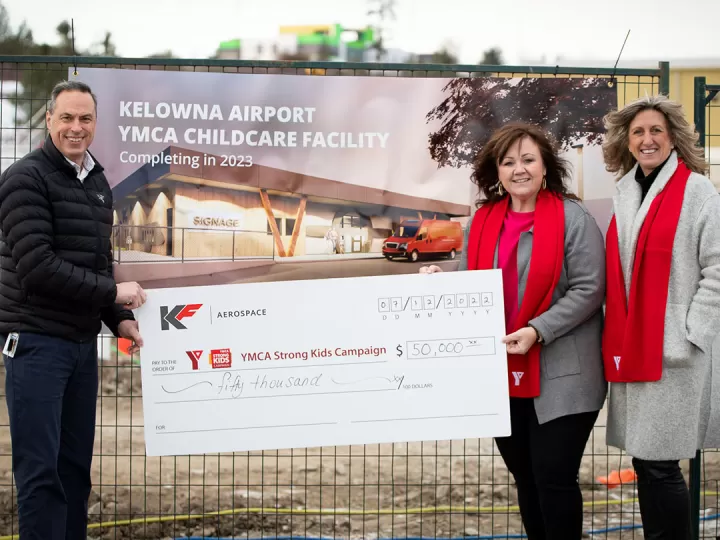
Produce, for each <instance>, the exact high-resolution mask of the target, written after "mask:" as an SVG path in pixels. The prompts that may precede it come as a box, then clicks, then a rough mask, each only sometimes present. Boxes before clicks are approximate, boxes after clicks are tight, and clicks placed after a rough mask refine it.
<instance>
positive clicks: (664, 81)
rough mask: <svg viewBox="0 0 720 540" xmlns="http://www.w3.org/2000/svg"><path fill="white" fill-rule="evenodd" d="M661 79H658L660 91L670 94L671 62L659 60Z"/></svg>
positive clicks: (666, 94)
mask: <svg viewBox="0 0 720 540" xmlns="http://www.w3.org/2000/svg"><path fill="white" fill-rule="evenodd" d="M658 67H659V68H660V80H659V81H658V91H659V93H660V94H663V95H665V96H669V95H670V62H659V64H658Z"/></svg>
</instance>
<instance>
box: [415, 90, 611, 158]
mask: <svg viewBox="0 0 720 540" xmlns="http://www.w3.org/2000/svg"><path fill="white" fill-rule="evenodd" d="M443 91H444V92H448V93H449V96H448V97H447V98H445V99H444V100H443V101H442V103H440V105H438V106H437V107H434V108H433V109H432V110H431V111H430V112H429V113H428V114H427V115H426V120H427V121H428V122H430V121H437V120H439V121H441V122H442V125H441V127H440V128H439V129H438V130H437V131H435V132H434V133H431V134H430V136H429V151H430V155H431V156H432V158H433V159H434V160H435V161H437V163H438V167H445V166H450V167H462V166H465V165H469V164H470V163H471V162H472V159H473V158H474V156H475V155H476V154H477V153H478V152H479V151H480V150H481V149H482V147H483V146H484V145H485V143H486V142H487V141H488V139H489V138H490V135H491V134H492V132H493V131H494V130H495V129H497V128H499V127H500V126H502V125H504V124H506V123H508V122H512V121H524V122H529V123H533V124H536V125H539V126H542V127H543V128H545V129H546V130H547V131H548V132H549V133H550V134H552V136H553V137H554V138H555V140H556V142H557V143H558V144H559V145H560V147H561V148H562V149H567V148H568V147H569V146H570V145H572V144H573V143H574V142H575V141H577V140H579V139H582V138H585V139H586V141H585V143H586V144H589V145H592V144H599V143H600V142H601V141H602V133H603V132H604V127H603V123H602V117H603V116H604V115H605V114H606V113H608V112H609V111H610V110H612V108H614V107H616V106H617V95H616V90H615V87H609V86H608V84H607V80H605V79H577V78H575V79H564V78H563V79H558V78H552V79H550V78H547V79H542V78H522V79H499V78H485V77H482V78H457V79H453V80H452V81H450V82H449V83H448V84H447V85H445V87H444V88H443Z"/></svg>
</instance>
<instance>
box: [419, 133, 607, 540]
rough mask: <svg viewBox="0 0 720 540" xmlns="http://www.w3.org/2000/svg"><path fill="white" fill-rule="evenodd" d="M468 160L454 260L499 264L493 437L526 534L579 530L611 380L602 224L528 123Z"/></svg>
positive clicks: (576, 533) (571, 537)
mask: <svg viewBox="0 0 720 540" xmlns="http://www.w3.org/2000/svg"><path fill="white" fill-rule="evenodd" d="M473 168H474V172H473V175H472V179H473V182H474V183H475V184H477V186H478V188H479V191H480V194H481V197H482V198H481V199H480V200H479V201H478V206H479V208H478V210H477V212H476V213H475V215H474V216H473V218H472V221H471V223H470V226H469V227H468V228H467V230H466V235H465V248H464V249H463V255H462V258H461V260H460V266H459V269H460V270H482V269H489V268H501V269H502V274H503V296H504V300H505V323H506V328H507V332H508V335H507V336H506V337H505V338H504V341H505V343H506V347H507V355H508V385H509V389H510V421H511V429H512V435H511V436H509V437H502V438H497V439H496V443H497V446H498V449H499V450H500V454H501V455H502V457H503V459H504V461H505V464H506V465H507V467H508V469H509V471H510V472H511V473H512V475H513V477H514V478H515V484H516V486H517V492H518V501H519V505H520V513H521V515H522V520H523V524H524V525H525V529H526V531H527V535H528V538H529V539H530V540H545V539H548V540H579V539H580V538H581V537H582V525H583V509H582V495H581V491H580V486H579V484H578V473H579V469H580V461H581V459H582V456H583V452H584V450H585V446H586V444H587V440H588V437H589V436H590V433H591V431H592V429H593V426H594V424H595V420H596V419H597V417H598V413H599V410H600V409H601V408H602V406H603V403H604V401H605V396H606V390H607V384H606V382H605V379H604V375H603V366H602V355H601V334H602V317H603V315H602V304H603V299H604V294H605V272H604V269H605V259H604V246H603V238H602V233H601V232H600V229H599V228H598V226H597V223H596V222H595V220H594V219H593V217H592V216H591V215H590V214H589V213H588V211H587V210H586V209H585V208H584V207H583V206H582V205H581V204H580V203H579V202H578V200H577V197H575V196H574V195H572V194H571V193H570V192H569V191H568V188H567V187H566V185H565V182H566V181H567V180H568V178H569V174H568V166H567V163H566V162H564V161H563V160H562V159H561V158H560V157H559V156H558V154H557V153H556V152H555V150H554V149H553V146H552V145H551V143H550V141H549V140H548V138H547V136H546V135H545V134H544V133H543V132H542V131H541V130H540V129H538V128H536V127H535V126H531V125H525V124H512V125H507V126H505V127H503V128H501V129H500V130H498V131H497V132H496V133H495V134H494V135H493V137H492V138H491V139H490V141H489V142H488V143H487V144H486V145H485V147H484V148H483V149H482V151H481V152H480V154H479V155H478V156H477V158H476V160H475V163H474V167H473ZM438 270H440V269H439V268H438V267H437V266H430V267H427V268H424V269H421V272H424V273H432V272H434V271H438ZM587 480H588V481H589V482H591V481H592V478H588V479H587Z"/></svg>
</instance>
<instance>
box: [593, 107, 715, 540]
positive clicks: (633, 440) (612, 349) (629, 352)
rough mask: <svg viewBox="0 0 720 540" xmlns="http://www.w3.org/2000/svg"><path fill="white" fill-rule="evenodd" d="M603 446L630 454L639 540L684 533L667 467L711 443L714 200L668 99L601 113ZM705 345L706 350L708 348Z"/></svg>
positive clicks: (682, 493)
mask: <svg viewBox="0 0 720 540" xmlns="http://www.w3.org/2000/svg"><path fill="white" fill-rule="evenodd" d="M606 126H607V137H606V141H605V144H604V148H603V151H604V154H605V163H606V166H607V169H608V170H609V171H610V172H616V173H619V174H620V175H621V178H620V180H619V181H618V182H617V186H616V193H615V196H614V197H613V212H614V215H613V217H612V220H611V221H610V227H609V228H608V232H607V268H606V274H607V306H606V313H605V330H604V335H603V359H604V362H605V373H606V376H607V380H608V381H609V382H610V383H611V385H610V399H609V407H608V428H607V441H608V444H610V445H612V446H616V447H618V448H621V449H623V450H625V451H626V452H627V453H628V455H630V456H632V458H633V459H632V463H633V466H634V467H635V471H636V472H637V476H638V498H639V500H640V514H641V516H642V521H643V527H644V530H645V538H653V539H665V538H668V539H670V538H672V539H673V540H685V539H689V538H691V522H690V512H689V510H690V497H689V493H688V488H687V486H686V484H685V481H684V479H683V475H682V472H681V470H680V465H679V460H680V459H686V458H692V457H694V456H695V453H696V451H697V450H698V449H701V448H717V447H718V446H720V342H719V341H717V340H716V337H717V336H718V333H719V332H720V195H718V192H717V189H716V188H715V187H714V186H713V185H712V183H711V182H710V181H709V180H708V179H707V178H706V177H705V176H703V175H704V173H705V172H706V171H707V163H706V162H705V158H704V150H703V149H702V148H700V147H698V146H697V139H698V136H697V133H695V130H694V129H693V128H692V126H690V124H689V123H688V122H687V120H686V119H685V115H684V113H683V111H682V107H681V105H680V104H678V103H675V102H672V101H670V100H669V99H667V98H666V97H664V96H654V97H646V98H642V99H639V100H637V101H635V102H633V103H630V104H628V105H627V106H625V107H624V108H623V109H622V110H620V111H615V112H613V113H611V114H609V115H608V116H607V118H606ZM713 341H714V342H715V344H714V345H713Z"/></svg>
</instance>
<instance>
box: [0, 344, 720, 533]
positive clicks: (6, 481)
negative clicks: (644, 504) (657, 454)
mask: <svg viewBox="0 0 720 540" xmlns="http://www.w3.org/2000/svg"><path fill="white" fill-rule="evenodd" d="M103 356H105V357H106V358H105V361H103V363H102V364H101V378H102V393H101V398H100V400H99V402H98V429H97V437H96V447H95V459H94V464H93V482H94V490H93V494H92V497H91V500H90V520H91V522H92V524H91V528H90V530H89V532H88V535H89V538H93V539H100V538H102V539H117V540H119V539H129V538H133V539H137V540H146V539H148V540H149V539H174V538H181V537H191V536H192V537H202V536H206V537H214V538H218V537H221V538H231V537H234V536H235V537H238V538H239V537H243V538H254V537H260V536H262V537H265V538H267V537H273V536H284V537H288V536H312V537H315V538H318V537H333V538H368V539H376V538H393V537H397V538H400V537H402V538H406V537H409V536H412V537H420V536H424V537H463V536H465V537H473V536H475V537H477V536H483V537H486V536H485V535H492V534H496V535H502V537H506V535H512V534H518V533H521V532H523V531H522V530H521V526H520V519H519V514H518V511H517V508H515V507H514V505H516V503H517V500H516V498H515V493H514V487H513V486H512V484H511V482H510V481H509V480H508V473H507V470H506V469H505V467H504V465H503V462H502V459H501V458H500V457H499V455H498V453H497V450H496V449H495V448H494V445H493V442H492V440H485V439H483V440H480V441H478V440H460V441H452V442H450V441H447V442H445V441H444V442H437V443H434V442H433V443H411V444H394V445H393V444H387V445H368V446H353V447H337V448H322V449H320V448H316V449H308V450H304V449H301V450H287V451H280V452H275V451H265V452H252V453H236V454H234V455H232V454H222V455H206V456H192V457H188V456H185V457H166V458H147V457H146V456H145V447H144V439H143V415H142V398H141V396H142V392H141V384H140V380H141V377H140V369H139V367H138V366H135V365H133V364H132V362H131V361H130V359H129V358H127V357H124V356H123V355H122V354H121V355H120V357H119V359H118V357H116V356H115V353H114V351H112V350H110V349H106V350H105V351H104V353H103ZM4 379H5V373H4V370H3V369H2V368H1V367H0V393H1V394H3V396H4ZM2 402H3V404H2V406H0V540H5V538H6V536H5V535H12V534H17V518H16V510H17V509H16V505H15V503H14V492H13V489H12V474H11V448H10V436H9V429H8V427H7V425H8V421H7V409H6V406H5V400H4V397H3V398H2ZM604 423H605V415H604V412H603V414H601V416H600V418H599V419H598V423H597V426H596V428H595V430H594V432H593V434H592V437H591V440H590V441H589V443H588V446H587V450H586V455H585V458H584V459H583V463H582V467H581V471H580V482H581V484H582V486H583V493H584V500H585V503H586V505H588V506H586V513H585V530H586V531H590V530H598V529H611V530H612V531H613V532H610V533H598V534H596V535H592V537H593V538H613V539H614V538H622V539H627V538H642V533H641V531H640V529H630V528H628V529H624V530H623V529H621V530H618V529H619V528H621V527H623V526H631V525H633V524H639V523H640V516H639V510H638V507H637V504H636V503H634V502H633V501H632V499H633V498H634V497H635V496H636V492H635V486H634V485H633V484H628V485H625V486H623V487H621V488H614V489H608V488H607V487H606V486H604V485H602V484H600V483H599V482H597V481H596V479H597V477H599V476H607V475H608V473H609V471H611V470H614V469H615V470H617V469H621V468H626V467H629V466H630V462H629V460H628V458H627V457H626V456H621V455H620V454H619V452H618V451H617V450H615V449H612V448H608V447H607V446H606V445H605V438H604V433H605V430H604V427H603V426H604ZM703 472H704V477H705V479H706V480H713V482H708V484H707V485H706V489H707V490H713V491H715V492H717V491H718V480H720V452H710V453H708V454H707V457H706V459H705V463H704V471H703ZM621 497H622V499H623V500H625V501H629V502H626V503H624V504H621V503H620V500H621ZM701 504H702V506H703V508H704V509H705V511H706V515H711V514H717V513H719V512H720V510H719V509H718V498H717V497H716V496H709V495H706V496H703V497H702V499H701ZM202 514H205V515H204V516H202ZM128 520H130V521H131V523H128V522H127V521H128ZM703 527H704V531H705V532H704V535H703V538H716V537H717V536H718V535H719V534H720V530H718V529H719V528H720V524H719V522H718V521H717V520H708V521H706V522H703ZM587 537H590V536H587Z"/></svg>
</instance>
